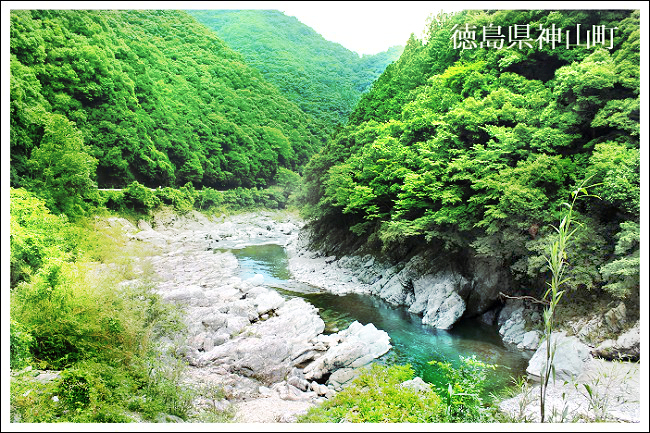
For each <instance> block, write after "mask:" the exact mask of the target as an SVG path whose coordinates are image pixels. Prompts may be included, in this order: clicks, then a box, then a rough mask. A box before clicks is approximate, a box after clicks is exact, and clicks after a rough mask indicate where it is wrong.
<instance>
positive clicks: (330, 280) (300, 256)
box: [287, 233, 507, 329]
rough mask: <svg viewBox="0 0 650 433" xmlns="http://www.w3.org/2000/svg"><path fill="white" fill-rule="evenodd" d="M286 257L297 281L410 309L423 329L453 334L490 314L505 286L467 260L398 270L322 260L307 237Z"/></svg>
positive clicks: (410, 262) (432, 261) (419, 260)
mask: <svg viewBox="0 0 650 433" xmlns="http://www.w3.org/2000/svg"><path fill="white" fill-rule="evenodd" d="M287 254H288V256H289V267H290V269H291V272H292V274H293V275H294V278H296V279H297V280H300V281H303V282H306V283H309V284H314V285H318V286H321V287H323V288H324V289H326V290H327V291H329V292H332V293H337V294H344V293H369V294H373V295H376V296H378V297H380V298H382V299H384V300H385V301H386V302H388V303H390V304H392V305H396V306H398V305H399V306H405V307H407V308H408V309H409V311H410V312H412V313H415V314H419V315H421V316H422V322H423V323H424V324H427V325H431V326H434V327H436V328H439V329H449V328H450V327H452V326H453V325H454V323H456V322H457V321H458V320H459V319H460V318H461V317H463V316H477V315H480V314H482V313H484V312H486V311H487V310H488V309H489V308H490V307H491V306H492V305H493V304H494V302H495V300H496V298H497V295H498V292H499V290H500V289H501V288H503V286H504V285H505V284H506V280H507V276H506V275H505V274H504V273H503V272H500V271H498V268H497V267H494V266H493V264H491V263H488V261H485V260H483V259H478V258H476V257H472V258H470V259H469V260H468V263H467V265H466V269H460V267H459V266H458V265H454V264H453V263H452V262H453V261H450V260H448V257H446V256H441V255H436V254H434V253H432V252H423V253H420V254H416V255H414V256H413V257H410V258H409V259H407V260H405V261H402V262H400V263H397V264H396V265H388V264H386V263H380V262H379V261H378V260H376V259H375V258H374V257H373V256H371V255H364V256H343V257H341V258H339V259H336V257H334V256H327V257H323V256H320V255H319V254H318V253H314V252H311V251H309V250H308V247H307V239H306V234H304V233H303V234H301V236H296V237H294V238H293V239H292V241H291V242H290V243H289V244H288V245H287ZM467 275H471V277H467Z"/></svg>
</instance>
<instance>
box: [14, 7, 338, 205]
mask: <svg viewBox="0 0 650 433" xmlns="http://www.w3.org/2000/svg"><path fill="white" fill-rule="evenodd" d="M10 32H11V33H10V34H11V184H12V186H14V187H18V186H29V187H30V188H32V189H34V188H44V189H47V188H49V187H51V186H52V185H54V184H57V185H58V186H60V187H62V191H64V193H65V194H82V193H83V191H84V190H85V189H87V188H90V187H91V186H92V184H93V180H94V177H95V176H94V175H95V167H96V173H97V183H98V184H99V186H100V187H110V186H116V187H120V186H125V185H126V184H128V183H130V182H132V181H134V180H136V181H139V182H140V183H142V184H145V185H147V186H151V187H158V186H181V185H185V184H186V183H188V182H191V183H192V184H193V185H194V186H196V187H201V186H207V187H212V188H220V189H223V188H233V187H239V186H243V187H253V186H257V187H260V186H265V185H268V184H269V183H271V182H273V179H274V177H275V175H276V171H277V170H278V167H285V168H287V169H290V170H296V168H297V167H299V166H301V165H302V164H304V163H305V162H306V161H307V160H308V158H309V157H310V156H311V155H312V154H313V152H314V151H316V150H318V149H319V147H320V146H321V145H322V144H323V141H324V136H325V134H324V133H323V132H322V131H321V130H320V128H318V127H317V126H316V124H315V123H314V122H313V120H312V119H311V118H310V117H309V116H308V115H306V114H305V113H304V112H303V111H302V110H300V109H299V108H298V107H297V106H296V105H295V104H294V103H292V102H289V101H288V100H287V99H286V98H285V96H283V95H282V94H281V93H280V92H279V91H278V89H277V88H276V87H275V86H273V85H271V84H269V83H268V82H267V81H266V80H265V79H264V78H263V77H262V75H261V74H260V73H259V71H257V69H255V68H251V67H249V66H248V65H247V64H246V62H245V61H244V59H243V58H242V56H241V55H240V54H238V53H236V52H234V51H233V50H231V49H230V48H228V47H227V46H226V44H225V43H224V42H223V41H221V40H220V39H219V38H218V37H217V36H215V34H214V33H213V32H212V31H211V30H209V29H207V28H206V27H205V26H203V25H201V24H199V23H197V22H196V20H195V19H194V18H192V17H191V16H190V15H188V14H187V13H185V12H182V11H136V10H131V11H126V10H125V11H117V10H112V11H102V10H89V11H83V10H65V11H57V10H22V11H20V10H16V11H12V12H11V30H10ZM71 173H75V174H74V175H73V174H71ZM63 183H65V185H63Z"/></svg>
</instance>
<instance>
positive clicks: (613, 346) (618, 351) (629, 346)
mask: <svg viewBox="0 0 650 433" xmlns="http://www.w3.org/2000/svg"><path fill="white" fill-rule="evenodd" d="M640 323H641V322H640V321H637V322H636V324H635V325H634V326H633V327H632V328H630V329H628V330H627V331H625V332H624V333H622V334H621V335H619V336H618V338H616V339H615V340H613V339H609V340H605V341H603V342H602V343H601V344H599V345H598V346H597V347H596V348H595V349H594V350H593V351H592V354H593V355H594V356H598V357H601V358H605V359H622V360H631V361H636V360H638V359H640V357H641V335H640Z"/></svg>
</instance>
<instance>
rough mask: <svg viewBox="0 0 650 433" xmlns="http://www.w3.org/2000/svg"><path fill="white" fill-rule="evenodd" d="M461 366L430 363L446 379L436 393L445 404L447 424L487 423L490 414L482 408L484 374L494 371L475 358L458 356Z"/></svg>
mask: <svg viewBox="0 0 650 433" xmlns="http://www.w3.org/2000/svg"><path fill="white" fill-rule="evenodd" d="M460 360H461V363H460V365H459V366H458V367H455V368H454V367H453V366H452V365H451V363H449V362H440V361H430V362H429V364H431V365H433V366H436V367H438V368H439V369H440V371H441V373H442V375H443V376H444V377H446V386H440V387H439V392H438V394H439V395H440V396H441V397H442V398H443V399H444V400H445V402H446V411H445V416H446V421H447V422H488V421H492V420H493V415H492V414H491V413H490V412H489V411H488V409H486V408H485V407H484V406H483V398H482V396H481V394H482V393H483V392H484V386H485V381H486V379H487V371H488V370H493V369H495V368H496V366H495V365H491V364H486V363H484V362H481V361H479V360H477V359H476V356H471V357H468V358H466V357H463V356H461V357H460Z"/></svg>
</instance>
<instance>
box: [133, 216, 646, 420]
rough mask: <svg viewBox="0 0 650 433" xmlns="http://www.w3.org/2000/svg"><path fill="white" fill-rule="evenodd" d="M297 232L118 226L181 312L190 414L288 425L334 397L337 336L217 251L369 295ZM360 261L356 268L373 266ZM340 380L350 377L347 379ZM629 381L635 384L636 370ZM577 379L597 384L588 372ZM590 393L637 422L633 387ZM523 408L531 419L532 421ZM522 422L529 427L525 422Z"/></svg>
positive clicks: (249, 226) (161, 219) (512, 411)
mask: <svg viewBox="0 0 650 433" xmlns="http://www.w3.org/2000/svg"><path fill="white" fill-rule="evenodd" d="M302 225H303V224H302V221H301V220H300V219H299V218H298V217H296V216H295V215H292V214H288V213H278V212H274V213H270V212H262V213H257V214H240V215H233V216H228V217H226V216H221V217H218V218H214V219H208V218H206V217H204V216H202V215H200V214H198V213H191V214H189V215H186V216H184V217H179V216H178V215H174V214H173V213H160V214H157V215H156V217H155V218H154V220H153V223H152V225H149V224H146V223H144V222H140V223H139V225H138V227H137V228H136V227H130V228H129V227H128V226H125V227H126V228H127V230H130V231H131V237H132V239H133V241H134V242H142V243H146V244H148V245H152V246H155V247H157V248H158V251H159V253H157V254H156V255H154V256H152V257H150V258H149V261H150V264H151V266H152V268H153V270H154V274H155V275H156V280H157V281H156V289H155V290H156V291H157V292H158V293H160V294H161V296H163V298H165V299H166V300H168V301H170V302H176V303H181V304H183V305H185V306H186V311H187V312H188V335H187V336H186V337H185V341H184V342H183V344H181V345H180V349H179V354H180V355H182V356H183V357H184V358H185V359H186V360H187V361H188V362H189V363H190V368H189V372H188V375H187V377H186V379H185V380H186V383H187V384H188V386H191V387H192V388H193V389H197V390H201V395H200V396H199V398H197V400H196V401H195V407H196V408H197V410H204V411H210V410H212V411H214V410H219V411H231V412H234V413H235V415H234V419H235V420H236V421H238V422H285V421H293V420H295V418H296V416H297V415H298V414H300V413H304V412H305V411H306V410H307V409H308V408H309V407H311V406H312V405H314V404H319V403H320V402H322V401H324V398H326V397H328V396H331V395H332V394H333V392H335V388H336V386H335V385H333V384H332V383H330V384H324V383H319V380H320V379H319V378H318V376H319V374H320V377H323V376H327V375H329V374H330V373H332V371H331V368H332V366H333V365H334V362H331V361H333V359H334V358H336V357H337V356H339V355H341V353H337V350H341V349H342V348H344V346H345V344H344V342H345V341H344V338H340V339H338V341H337V338H330V337H331V336H325V335H323V329H322V328H323V322H322V319H321V318H319V317H318V314H317V312H316V311H315V309H314V308H313V307H311V306H310V305H309V304H307V303H306V302H304V301H303V302H300V301H301V300H298V299H294V300H291V301H287V300H284V299H282V297H280V296H278V295H277V293H276V292H274V291H272V290H269V289H268V288H267V287H265V285H264V281H263V280H260V279H259V278H258V277H255V278H251V279H249V280H241V278H239V277H238V276H237V275H238V263H237V259H236V258H235V256H234V255H233V254H232V253H229V252H224V250H227V249H229V248H235V249H236V248H241V247H244V246H247V245H259V244H265V243H273V244H278V245H282V246H285V248H286V250H287V254H288V257H289V267H290V269H291V272H292V274H293V276H294V278H296V279H297V280H300V281H304V282H306V283H309V284H312V285H315V286H318V287H321V288H323V289H325V290H328V291H331V292H333V293H339V294H341V293H350V292H357V293H372V290H371V289H370V284H371V283H369V281H363V277H362V278H359V273H358V272H356V273H355V272H351V271H350V268H351V267H354V266H351V264H350V263H343V264H342V263H340V262H337V261H336V258H335V257H322V256H320V255H319V254H318V253H317V252H313V251H309V250H308V249H306V243H305V234H304V232H301V228H302ZM366 259H367V260H366V261H365V262H364V263H362V264H361V266H360V269H368V268H370V267H372V266H373V265H374V263H370V261H371V259H370V258H366ZM348 261H349V259H348ZM344 265H345V266H344ZM352 265H354V264H352ZM256 278H257V279H256ZM296 322H299V323H301V324H299V325H296ZM378 332H380V331H378ZM376 335H381V333H379V334H376ZM341 337H343V336H342V335H341ZM345 338H351V337H350V336H347V337H345ZM171 343H172V342H170V344H171ZM337 347H338V348H339V349H336V348H337ZM380 350H383V348H382V349H380ZM386 350H387V349H386ZM269 354H271V355H272V356H269ZM377 356H379V355H377ZM328 359H329V361H330V362H329V364H328V362H327V360H328ZM350 363H351V362H350ZM598 363H600V360H598ZM328 365H329V366H328ZM308 366H311V368H307V367H308ZM315 366H318V368H316V367H315ZM328 369H329V370H328ZM315 370H318V371H316V372H315ZM305 371H307V372H308V373H310V375H306V374H305ZM587 371H589V370H587ZM342 373H345V374H342V376H346V377H347V376H348V372H347V371H345V372H342ZM617 374H618V373H617ZM630 375H631V376H632V377H633V379H631V380H632V381H636V383H637V384H638V382H639V380H638V377H639V369H638V368H637V369H636V370H635V371H632V372H631V373H630ZM579 380H582V381H594V380H597V377H596V376H594V375H593V374H586V375H585V376H583V377H581V378H579ZM582 383H587V382H582ZM601 383H602V382H601ZM340 385H341V384H340V383H339V389H340ZM574 388H575V387H574ZM215 389H217V390H219V392H218V393H215V391H214V390H215ZM579 389H584V385H583V386H582V388H580V386H578V390H579ZM598 389H599V392H600V393H601V394H602V395H603V396H608V397H607V399H608V401H615V400H616V401H621V400H625V401H626V402H627V403H629V406H626V407H625V408H624V409H623V410H622V411H623V412H624V413H625V414H624V415H622V416H620V415H616V414H615V415H613V416H612V418H611V419H614V420H620V421H628V422H638V421H639V416H640V415H639V410H638V407H639V403H638V395H639V394H638V392H639V387H638V386H636V387H634V386H630V387H626V388H625V389H618V388H617V390H616V391H612V389H613V388H612V387H606V388H605V389H604V390H602V391H601V388H598ZM569 391H570V390H569ZM533 392H534V391H533ZM553 392H554V391H551V394H552V393H553ZM563 392H564V393H567V390H566V389H565V390H558V393H559V394H558V395H561V394H562V393H563ZM565 395H571V394H565ZM573 400H574V401H578V400H576V399H573ZM281 402H282V403H281ZM520 402H521V400H519V401H513V402H512V403H511V404H510V405H508V404H505V405H503V407H502V408H501V410H503V411H504V412H505V413H507V414H509V415H512V416H513V417H515V416H517V413H518V412H517V411H518V410H519V407H520V405H519V403H520ZM627 403H626V404H627ZM531 404H532V405H533V406H531V409H530V410H529V412H531V413H534V411H535V410H534V403H531ZM578 406H580V407H584V406H585V405H584V404H582V403H581V404H579V405H578ZM587 406H589V402H587ZM610 406H611V407H612V408H614V407H615V405H610ZM616 407H618V406H616ZM612 410H614V411H615V412H616V411H617V410H618V412H619V413H620V412H621V410H620V408H619V409H615V408H614V409H612ZM587 417H588V416H587ZM592 418H593V417H592ZM592 418H590V419H592ZM523 419H530V420H533V421H534V418H533V417H532V415H526V416H524V418H523ZM523 419H522V420H523Z"/></svg>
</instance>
